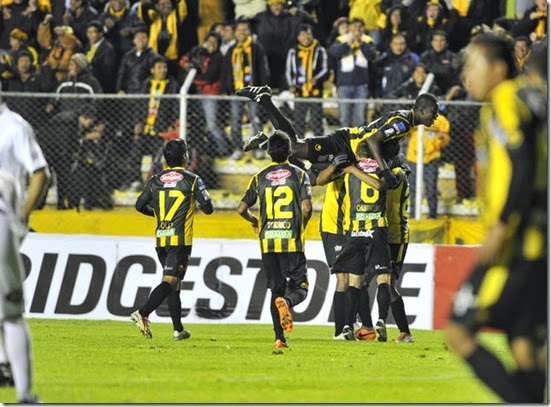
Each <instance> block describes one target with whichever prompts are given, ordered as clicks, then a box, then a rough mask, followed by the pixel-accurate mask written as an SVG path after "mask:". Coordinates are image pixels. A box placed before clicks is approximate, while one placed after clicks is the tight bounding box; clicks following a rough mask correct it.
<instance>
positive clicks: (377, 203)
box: [318, 142, 401, 342]
mask: <svg viewBox="0 0 551 407" xmlns="http://www.w3.org/2000/svg"><path fill="white" fill-rule="evenodd" d="M371 157H372V155H371V151H370V150H369V147H368V145H367V143H366V142H361V143H359V144H358V147H357V148H356V158H357V159H358V163H357V164H352V165H348V162H347V161H346V160H347V154H338V155H337V156H336V157H335V159H334V160H333V163H332V165H330V166H328V167H327V168H325V169H324V170H322V171H321V172H320V173H319V175H318V185H325V184H327V183H328V182H331V181H332V180H333V179H335V178H337V177H339V176H340V171H339V169H340V168H341V166H345V167H344V168H343V169H342V171H344V172H345V173H346V174H345V176H344V183H345V188H346V198H345V201H346V202H347V204H346V207H347V208H348V211H347V214H346V217H345V222H344V229H345V230H346V241H345V245H344V247H343V249H342V251H341V252H340V254H339V256H338V257H337V259H336V261H335V264H334V266H333V270H332V272H333V273H335V274H336V275H337V285H339V286H340V287H341V288H344V289H345V290H346V294H345V295H346V299H345V306H344V310H343V309H342V308H341V309H339V308H338V305H337V306H336V308H335V326H336V327H337V326H340V325H344V326H343V328H342V332H341V334H339V335H337V336H338V337H339V336H341V335H342V338H343V339H346V340H356V337H355V335H354V331H353V323H354V320H355V316H356V311H357V309H358V301H359V297H360V288H361V286H362V284H363V282H364V275H365V274H375V275H376V280H377V284H378V292H377V303H378V305H379V320H378V321H377V324H376V330H377V334H378V339H379V341H381V342H384V341H386V340H387V335H386V323H385V319H386V318H387V316H388V310H389V307H390V274H391V268H390V249H389V245H388V239H387V231H386V229H387V227H388V220H387V217H386V191H385V190H386V189H387V188H388V187H389V186H393V185H396V184H398V183H399V182H400V181H401V180H400V179H399V177H400V176H399V175H398V176H395V175H393V174H392V177H394V178H398V179H395V180H393V181H391V182H388V183H387V182H386V180H382V181H381V180H379V176H378V175H377V172H378V170H379V167H378V164H377V162H376V161H375V160H374V159H372V158H371ZM346 286H347V287H346ZM360 316H361V318H362V321H363V322H364V324H366V326H367V327H369V326H371V327H372V326H373V323H372V322H371V315H370V313H369V309H367V310H366V309H365V308H363V307H362V308H360Z"/></svg>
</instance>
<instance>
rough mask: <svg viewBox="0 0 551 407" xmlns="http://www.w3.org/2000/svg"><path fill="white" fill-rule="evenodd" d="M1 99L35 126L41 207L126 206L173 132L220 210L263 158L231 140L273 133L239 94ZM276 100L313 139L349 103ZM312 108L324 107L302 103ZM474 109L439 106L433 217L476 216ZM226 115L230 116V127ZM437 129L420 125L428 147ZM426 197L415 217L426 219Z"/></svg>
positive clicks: (377, 109) (396, 105)
mask: <svg viewBox="0 0 551 407" xmlns="http://www.w3.org/2000/svg"><path fill="white" fill-rule="evenodd" d="M2 96H3V99H4V100H5V101H6V102H7V104H8V106H9V107H10V108H11V109H12V110H14V111H16V112H18V113H19V114H21V115H22V116H23V117H24V118H25V119H26V120H27V121H29V122H30V123H31V125H32V126H33V128H34V129H35V132H36V136H37V139H38V142H39V144H40V145H41V147H42V148H43V150H44V153H45V155H46V159H47V161H48V163H49V164H50V166H51V169H52V172H53V174H54V177H53V178H52V185H51V187H50V189H49V191H48V195H47V197H46V200H45V202H44V204H48V205H53V206H54V207H56V208H58V209H60V210H63V209H75V208H79V209H95V208H99V209H105V210H109V209H112V208H114V207H117V206H125V205H126V206H129V205H134V202H135V199H136V197H137V195H138V193H139V191H141V188H142V186H143V182H144V181H145V180H147V178H148V177H149V176H150V175H151V174H152V173H153V172H155V171H157V170H159V169H160V168H161V167H162V154H161V153H160V152H161V149H162V146H163V144H164V142H165V140H167V139H170V138H174V137H179V136H180V137H181V136H184V137H185V138H186V140H187V142H188V144H189V146H190V150H191V154H190V158H191V160H190V164H189V169H190V170H191V171H193V172H196V173H197V174H199V175H200V176H201V177H202V178H203V180H204V181H205V183H206V185H207V187H208V188H209V190H210V192H211V195H212V197H213V200H214V204H215V207H216V208H218V209H234V208H235V207H236V206H237V204H238V203H239V201H240V199H241V197H242V193H243V191H244V190H245V188H246V185H247V183H248V181H249V179H250V176H251V175H252V174H254V173H256V172H257V171H259V170H260V169H261V168H262V167H263V166H265V165H266V164H268V162H269V159H268V158H267V157H266V156H265V155H264V156H263V155H262V154H261V152H258V151H256V152H254V151H253V152H248V153H245V154H235V149H236V148H238V147H239V145H240V142H239V143H238V141H239V140H246V139H247V138H248V137H250V136H251V135H252V134H254V131H255V129H258V128H262V129H263V130H264V131H266V132H268V133H270V132H271V131H272V127H271V125H270V123H269V121H268V120H267V117H266V114H265V112H263V111H262V109H261V108H260V109H259V110H258V111H257V112H254V111H251V110H249V109H250V106H251V104H249V102H248V101H246V100H244V99H243V98H237V97H233V96H218V97H206V96H200V95H159V96H155V97H153V96H150V95H93V96H90V95H88V94H87V95H65V94H63V95H57V94H30V93H17V94H16V93H7V92H5V93H3V95H2ZM274 102H275V103H276V105H278V106H279V107H280V108H281V109H282V111H283V112H284V114H285V115H287V116H288V117H289V118H291V119H292V121H293V122H294V123H295V125H296V127H297V128H299V129H301V130H300V132H304V135H305V136H306V137H311V136H312V137H315V136H316V135H319V134H318V133H319V131H320V130H319V128H320V126H322V127H323V133H325V134H327V133H329V132H330V131H332V130H334V129H337V128H339V127H341V126H340V123H339V113H338V107H339V104H340V103H343V102H347V101H345V100H337V99H331V98H324V99H301V100H300V102H301V104H300V105H299V104H297V103H296V100H294V99H292V98H282V97H278V96H274ZM349 102H352V103H355V104H357V103H360V102H359V101H357V100H349ZM363 103H365V104H366V105H367V106H366V107H367V117H366V122H367V121H370V120H373V119H376V118H377V117H378V116H379V115H380V114H382V113H384V112H386V111H388V110H390V109H409V108H411V106H412V102H411V101H405V100H404V101H403V100H383V99H380V100H379V99H368V100H365V101H363ZM232 104H233V105H236V104H238V105H241V106H242V107H243V108H242V109H236V108H235V106H234V107H233V110H232ZM315 105H317V106H318V107H319V106H320V105H321V107H322V108H321V109H319V108H318V109H315V108H314V109H305V107H310V106H315ZM257 106H258V105H257ZM479 107H480V106H479V105H478V104H473V103H468V102H441V109H442V111H441V115H442V116H445V117H446V119H447V121H448V122H449V143H446V142H443V143H440V144H441V150H440V152H441V156H440V158H437V159H436V161H435V162H433V161H431V162H430V165H431V167H433V168H436V174H437V191H436V192H434V191H431V190H429V191H428V194H429V195H431V194H432V198H431V196H429V198H431V199H433V202H434V194H435V193H436V202H437V216H445V215H451V216H464V215H468V216H475V217H476V216H477V213H478V212H477V208H476V200H475V197H474V195H475V178H476V154H475V144H474V132H475V129H476V127H477V124H478V123H477V121H478V111H479ZM232 111H233V112H234V113H233V115H234V116H235V115H236V114H237V115H238V117H237V118H236V117H234V120H233V126H232ZM319 112H321V115H322V117H319V116H318V115H319V114H320V113H319ZM320 119H321V120H320ZM236 120H238V121H239V122H240V123H242V126H241V127H242V128H241V130H240V131H239V129H238V128H237V129H236V128H235V127H236V126H235V123H236ZM181 124H182V125H181ZM183 126H185V127H183ZM232 127H234V131H233V133H232ZM302 129H303V130H302ZM314 131H315V132H316V133H315V134H314ZM437 133H438V131H431V130H430V129H429V130H425V132H424V137H425V144H426V145H427V146H431V144H430V140H431V138H434V137H437ZM299 134H300V133H299ZM427 143H428V144H427ZM238 144H239V145H238ZM408 144H409V140H405V141H404V143H403V145H402V149H403V152H404V154H406V156H408V157H411V152H410V151H408V148H410V147H411V146H409V145H408ZM442 145H443V146H442ZM429 148H430V147H429ZM232 156H233V157H232ZM414 162H415V160H412V165H413V166H414V164H413V163H414ZM414 167H415V166H414ZM427 169H428V164H424V170H425V171H424V174H425V176H426V175H427V174H428V173H430V171H426V170H427ZM425 180H426V177H425ZM414 182H415V177H414V176H413V177H410V183H414ZM429 182H430V181H429ZM415 189H416V191H419V188H415ZM429 189H430V188H429ZM323 193H324V189H323V188H322V187H316V188H314V203H315V205H314V207H315V209H320V208H321V205H322V201H323ZM424 195H425V196H424V198H423V205H422V213H423V214H429V215H430V213H429V202H428V201H429V200H428V199H426V198H427V196H426V195H427V194H426V193H424Z"/></svg>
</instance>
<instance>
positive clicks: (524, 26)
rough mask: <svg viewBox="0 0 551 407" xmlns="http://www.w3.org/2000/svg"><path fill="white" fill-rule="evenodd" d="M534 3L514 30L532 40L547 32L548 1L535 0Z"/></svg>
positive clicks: (516, 34)
mask: <svg viewBox="0 0 551 407" xmlns="http://www.w3.org/2000/svg"><path fill="white" fill-rule="evenodd" d="M534 3H536V4H535V5H534V6H533V7H531V8H529V9H528V10H527V11H526V12H525V13H524V17H523V18H522V20H520V21H518V22H517V24H516V25H515V26H514V28H513V30H512V31H513V34H514V35H515V36H519V35H526V36H528V38H530V41H532V42H536V41H537V40H539V39H541V38H543V36H544V35H545V34H547V1H546V0H534Z"/></svg>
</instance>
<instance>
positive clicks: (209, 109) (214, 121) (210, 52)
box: [180, 33, 230, 157]
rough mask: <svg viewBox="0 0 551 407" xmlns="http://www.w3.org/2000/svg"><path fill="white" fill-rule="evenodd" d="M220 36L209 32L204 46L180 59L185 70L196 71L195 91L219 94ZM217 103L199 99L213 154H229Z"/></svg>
mask: <svg viewBox="0 0 551 407" xmlns="http://www.w3.org/2000/svg"><path fill="white" fill-rule="evenodd" d="M219 42H220V37H219V36H218V34H215V33H209V34H207V38H206V40H205V45H204V46H197V47H195V48H194V49H193V50H192V51H191V53H190V54H189V55H185V56H184V57H183V58H182V59H181V60H180V66H181V67H182V68H183V69H184V71H185V72H188V71H189V70H190V69H191V68H195V69H196V70H197V73H196V75H195V78H194V79H193V85H194V87H195V91H196V92H197V93H199V94H201V95H210V96H215V95H220V94H221V91H222V83H221V81H220V78H221V74H222V54H221V53H220V51H218V44H219ZM218 103H219V101H218V100H216V99H215V98H203V99H201V105H202V107H203V113H204V115H205V121H206V123H207V128H208V130H209V133H210V135H211V136H212V138H213V140H214V145H215V154H216V155H217V156H219V157H223V156H227V155H229V150H230V147H229V141H228V138H227V137H226V134H225V133H224V131H223V130H222V129H221V128H220V126H219V125H218Z"/></svg>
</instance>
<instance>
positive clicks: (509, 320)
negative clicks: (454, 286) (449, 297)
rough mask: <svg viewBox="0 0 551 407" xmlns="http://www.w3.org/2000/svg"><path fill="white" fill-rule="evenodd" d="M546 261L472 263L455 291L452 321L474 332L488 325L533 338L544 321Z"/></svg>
mask: <svg viewBox="0 0 551 407" xmlns="http://www.w3.org/2000/svg"><path fill="white" fill-rule="evenodd" d="M546 263H547V262H546V261H526V260H514V261H513V262H511V264H510V266H491V267H486V266H480V265H479V266H475V268H474V269H473V271H472V272H471V275H470V276H469V278H468V279H467V280H466V281H465V282H464V283H463V285H462V286H461V288H460V289H459V291H457V293H456V294H455V297H454V300H453V307H452V311H451V320H452V321H454V322H456V323H458V324H460V325H463V326H464V327H465V328H467V329H469V330H470V331H471V332H473V333H474V332H477V331H478V330H479V329H480V328H481V327H491V328H497V329H502V330H504V331H506V332H507V334H508V335H509V337H510V338H515V337H519V336H528V337H532V336H533V335H534V334H535V332H536V331H537V330H538V329H539V327H540V326H541V325H542V324H545V323H546V322H547V264H546Z"/></svg>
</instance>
